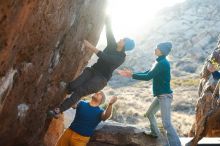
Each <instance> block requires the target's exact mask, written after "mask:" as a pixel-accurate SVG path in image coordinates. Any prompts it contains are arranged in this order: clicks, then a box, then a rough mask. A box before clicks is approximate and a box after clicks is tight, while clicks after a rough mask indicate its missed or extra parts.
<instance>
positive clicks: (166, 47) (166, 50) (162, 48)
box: [157, 42, 172, 56]
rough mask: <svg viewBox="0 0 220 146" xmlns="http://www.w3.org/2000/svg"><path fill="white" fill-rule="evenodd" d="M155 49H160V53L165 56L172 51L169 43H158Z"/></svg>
mask: <svg viewBox="0 0 220 146" xmlns="http://www.w3.org/2000/svg"><path fill="white" fill-rule="evenodd" d="M157 48H158V49H160V51H161V52H162V53H163V55H165V56H167V55H168V54H169V53H170V51H171V49H172V43H171V42H163V43H159V44H158V45H157Z"/></svg>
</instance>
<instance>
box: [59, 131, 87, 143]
mask: <svg viewBox="0 0 220 146" xmlns="http://www.w3.org/2000/svg"><path fill="white" fill-rule="evenodd" d="M89 139H90V137H85V136H81V135H80V134H78V133H76V132H74V131H73V130H71V129H67V130H66V131H65V132H64V133H63V135H62V136H61V137H60V139H59V141H58V142H57V144H56V146H86V144H87V143H88V142H89Z"/></svg>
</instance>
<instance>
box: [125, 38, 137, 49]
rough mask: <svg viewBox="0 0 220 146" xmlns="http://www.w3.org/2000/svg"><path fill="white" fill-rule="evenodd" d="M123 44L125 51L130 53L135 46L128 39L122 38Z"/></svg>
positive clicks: (132, 41)
mask: <svg viewBox="0 0 220 146" xmlns="http://www.w3.org/2000/svg"><path fill="white" fill-rule="evenodd" d="M124 43H125V45H124V48H125V51H130V50H133V49H134V46H135V43H134V40H132V39H129V38H124Z"/></svg>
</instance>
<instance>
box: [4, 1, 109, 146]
mask: <svg viewBox="0 0 220 146" xmlns="http://www.w3.org/2000/svg"><path fill="white" fill-rule="evenodd" d="M104 6H105V0H66V1H64V0H46V1H43V0H32V1H29V0H18V1H13V0H7V1H0V119H1V120H0V129H1V130H0V145H1V146H3V145H4V146H14V145H16V146H18V145H22V146H27V145H33V146H40V145H42V143H43V141H44V135H45V133H46V132H47V129H48V127H49V125H50V123H51V120H49V119H46V118H47V117H46V114H45V113H46V111H47V110H48V109H49V108H52V107H54V106H55V105H57V104H59V103H60V102H61V101H62V99H63V98H64V92H63V87H64V82H67V81H70V80H72V79H73V78H75V77H76V76H77V75H78V74H79V73H80V72H81V70H82V68H83V67H84V66H85V65H86V64H87V62H88V60H89V58H90V56H91V53H90V52H88V51H87V50H85V49H84V47H83V46H82V41H83V39H88V40H89V41H91V42H92V43H93V44H96V43H97V41H98V38H99V35H100V32H101V30H102V26H103V19H104V14H105V13H104ZM63 81H64V82H63ZM53 122H54V121H52V123H51V126H50V128H52V129H57V132H54V133H55V136H56V135H57V134H58V135H59V130H60V129H62V126H59V127H60V128H59V127H57V126H56V125H59V124H58V123H62V120H60V122H58V123H53ZM56 122H57V121H56ZM53 125H54V126H53ZM48 135H49V137H50V136H51V137H53V135H51V133H49V134H48ZM45 143H48V142H45ZM48 145H49V144H48Z"/></svg>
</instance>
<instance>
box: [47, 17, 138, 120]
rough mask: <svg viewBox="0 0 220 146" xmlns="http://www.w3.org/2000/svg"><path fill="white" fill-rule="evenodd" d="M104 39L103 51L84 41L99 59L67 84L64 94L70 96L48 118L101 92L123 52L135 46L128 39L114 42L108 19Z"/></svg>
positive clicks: (123, 56) (118, 63)
mask: <svg viewBox="0 0 220 146" xmlns="http://www.w3.org/2000/svg"><path fill="white" fill-rule="evenodd" d="M106 38H107V46H106V48H105V49H104V50H103V51H100V50H98V49H97V48H96V47H95V46H93V45H92V44H91V43H90V42H88V41H87V40H84V45H85V47H86V48H88V49H89V50H90V51H92V52H94V53H95V54H96V55H97V56H98V57H99V59H98V61H97V62H96V63H95V64H94V65H93V66H92V67H87V68H86V69H85V70H84V71H83V72H82V74H81V75H80V76H79V77H77V78H76V79H75V80H73V81H72V82H70V83H68V84H67V86H66V93H67V94H71V96H70V97H69V98H66V99H65V100H64V101H63V102H62V103H61V105H60V106H59V107H58V108H59V111H60V112H57V111H56V110H50V111H49V112H48V114H49V116H53V117H54V116H57V115H59V114H60V113H62V112H63V111H66V110H67V109H69V108H70V107H71V106H72V105H74V104H76V103H77V102H78V101H79V100H80V99H81V98H82V97H83V96H87V95H89V94H92V93H96V92H98V91H100V90H102V89H103V88H104V87H105V86H106V85H107V82H108V81H109V80H110V79H111V77H112V73H113V71H114V70H115V69H117V68H118V67H119V66H120V65H121V64H122V63H123V62H124V61H125V57H126V54H125V51H130V50H132V49H133V48H134V46H135V43H134V41H133V40H131V39H129V38H124V39H121V40H120V41H119V42H118V43H117V42H116V40H115V37H114V35H113V33H112V30H111V25H110V20H109V19H108V18H107V19H106Z"/></svg>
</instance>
